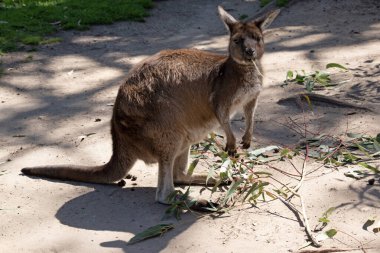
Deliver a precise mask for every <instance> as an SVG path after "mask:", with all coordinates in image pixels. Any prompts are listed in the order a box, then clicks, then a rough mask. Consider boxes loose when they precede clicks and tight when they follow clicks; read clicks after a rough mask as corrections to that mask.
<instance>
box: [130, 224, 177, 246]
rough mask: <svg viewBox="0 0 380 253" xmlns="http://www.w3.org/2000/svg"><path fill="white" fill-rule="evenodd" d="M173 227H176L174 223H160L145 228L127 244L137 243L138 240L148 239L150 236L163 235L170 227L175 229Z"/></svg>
mask: <svg viewBox="0 0 380 253" xmlns="http://www.w3.org/2000/svg"><path fill="white" fill-rule="evenodd" d="M173 228H174V225H173V223H169V224H158V225H156V226H153V227H149V228H147V229H146V230H144V231H143V232H141V233H138V234H136V235H135V236H134V237H132V238H131V239H130V240H129V241H128V242H127V244H128V245H131V244H135V243H137V242H140V241H143V240H146V239H148V238H152V237H156V236H161V235H163V234H165V233H166V232H168V231H169V230H170V229H173Z"/></svg>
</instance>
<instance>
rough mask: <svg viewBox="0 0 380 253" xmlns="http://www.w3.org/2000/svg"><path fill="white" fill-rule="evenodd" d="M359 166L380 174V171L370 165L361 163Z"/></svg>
mask: <svg viewBox="0 0 380 253" xmlns="http://www.w3.org/2000/svg"><path fill="white" fill-rule="evenodd" d="M358 165H360V166H362V167H364V168H366V169H369V170H371V171H373V172H374V173H380V170H378V169H377V168H375V167H373V166H371V165H369V164H368V163H365V162H360V163H358Z"/></svg>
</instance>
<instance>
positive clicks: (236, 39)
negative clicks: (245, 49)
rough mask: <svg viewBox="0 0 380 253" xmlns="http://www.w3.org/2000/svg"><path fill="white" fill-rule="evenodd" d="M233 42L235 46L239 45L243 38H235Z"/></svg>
mask: <svg viewBox="0 0 380 253" xmlns="http://www.w3.org/2000/svg"><path fill="white" fill-rule="evenodd" d="M233 41H234V43H235V44H239V43H240V41H241V38H234V39H233Z"/></svg>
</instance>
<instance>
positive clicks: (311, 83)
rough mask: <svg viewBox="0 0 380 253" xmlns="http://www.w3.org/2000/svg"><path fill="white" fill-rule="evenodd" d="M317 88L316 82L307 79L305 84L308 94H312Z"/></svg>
mask: <svg viewBox="0 0 380 253" xmlns="http://www.w3.org/2000/svg"><path fill="white" fill-rule="evenodd" d="M314 86H315V82H314V81H313V80H311V79H307V80H306V83H305V88H306V90H307V91H308V92H312V91H313V89H314Z"/></svg>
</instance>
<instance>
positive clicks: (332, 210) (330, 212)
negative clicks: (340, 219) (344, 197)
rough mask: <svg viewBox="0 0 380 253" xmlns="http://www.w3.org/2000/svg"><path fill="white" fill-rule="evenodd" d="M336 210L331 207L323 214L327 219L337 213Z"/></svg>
mask: <svg viewBox="0 0 380 253" xmlns="http://www.w3.org/2000/svg"><path fill="white" fill-rule="evenodd" d="M335 209H336V208H335V207H330V208H329V209H327V211H326V212H324V213H323V216H325V217H328V216H330V215H331V214H332V213H333V212H334V211H335Z"/></svg>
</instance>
